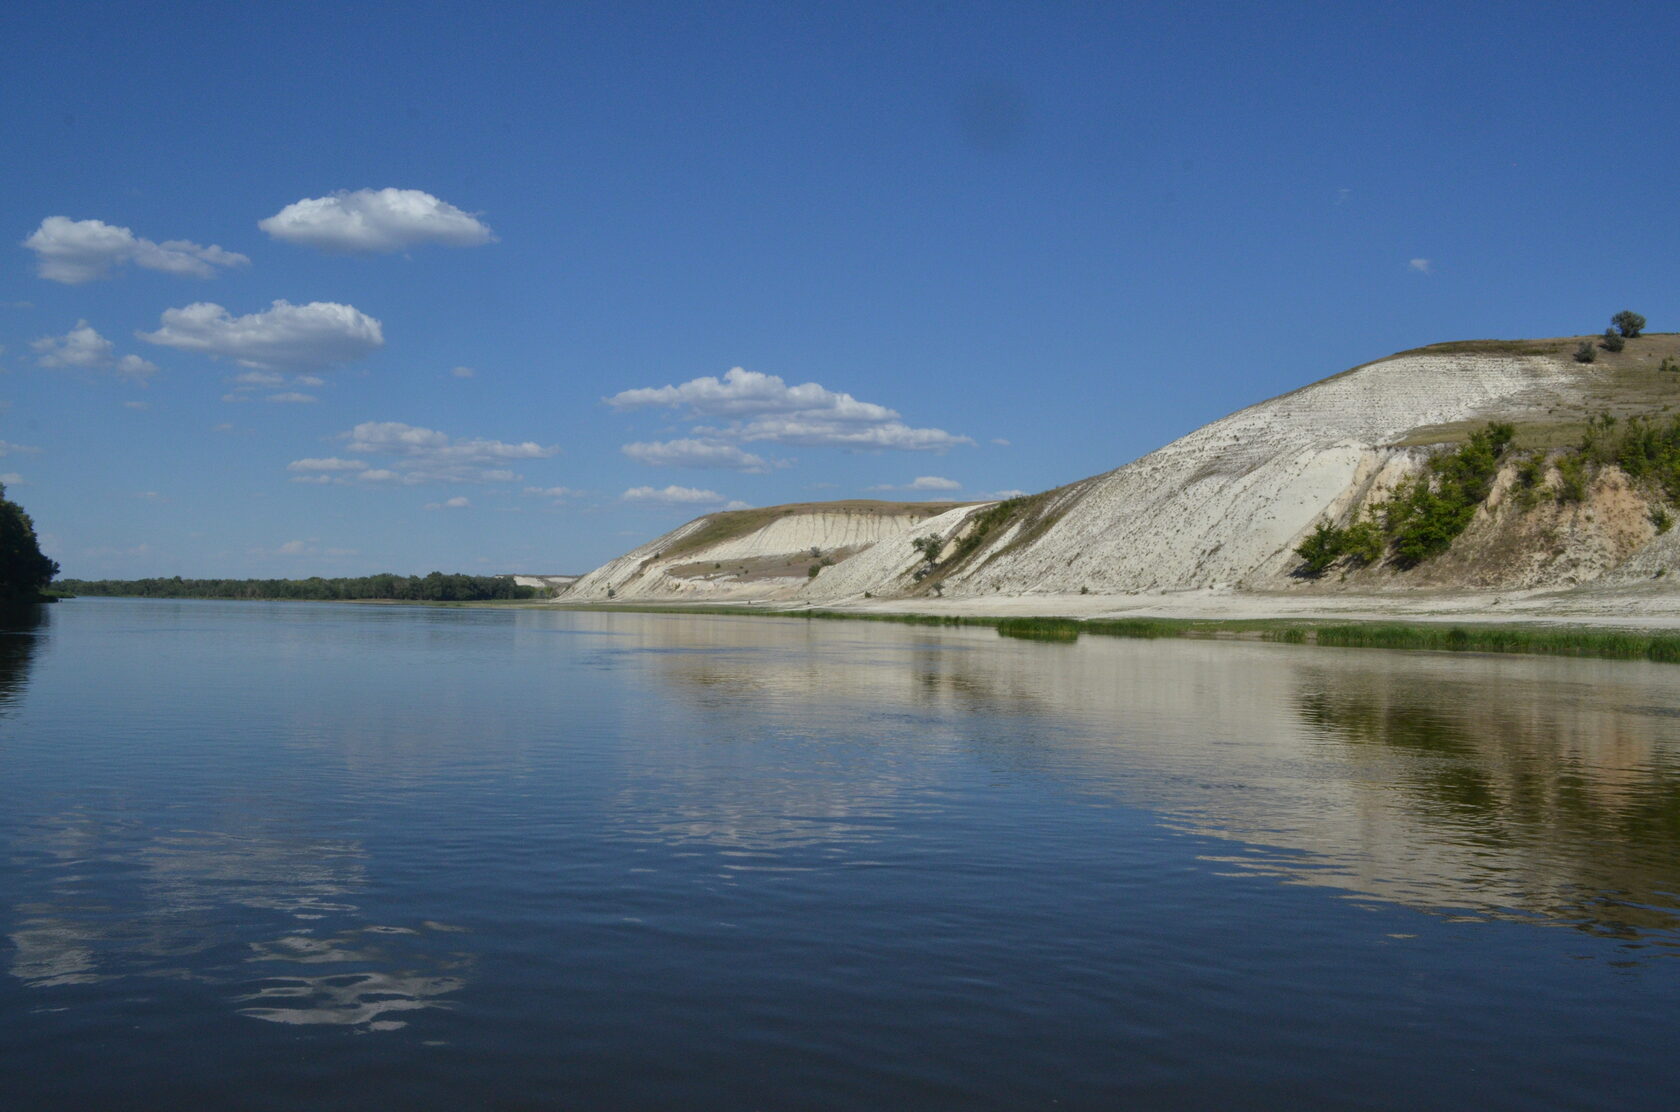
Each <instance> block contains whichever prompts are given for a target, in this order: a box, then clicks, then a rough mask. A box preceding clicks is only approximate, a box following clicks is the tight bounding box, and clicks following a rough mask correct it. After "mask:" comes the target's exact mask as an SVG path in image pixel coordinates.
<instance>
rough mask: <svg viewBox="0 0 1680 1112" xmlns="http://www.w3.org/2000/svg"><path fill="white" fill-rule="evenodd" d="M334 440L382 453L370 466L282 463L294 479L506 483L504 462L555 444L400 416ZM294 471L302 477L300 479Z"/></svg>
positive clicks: (540, 453) (541, 455) (546, 454)
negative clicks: (457, 430) (449, 428)
mask: <svg viewBox="0 0 1680 1112" xmlns="http://www.w3.org/2000/svg"><path fill="white" fill-rule="evenodd" d="M338 439H339V440H341V441H343V442H344V444H345V448H346V449H347V450H348V451H350V452H353V453H356V455H358V456H368V457H375V458H378V457H383V458H382V459H380V462H381V463H384V464H385V465H386V466H383V467H376V466H374V465H373V464H372V463H369V462H366V461H364V460H362V459H357V458H354V457H352V458H349V459H340V458H338V457H331V458H326V459H300V460H293V461H292V462H291V463H289V464H287V470H288V471H291V472H292V473H293V475H294V479H293V481H294V482H312V483H320V482H323V481H324V482H347V481H352V476H353V481H355V482H363V483H402V484H405V485H409V486H414V485H419V484H423V483H512V482H518V481H519V479H520V476H519V475H518V474H516V473H515V472H514V471H512V470H510V469H509V468H508V467H506V466H505V465H506V464H508V463H515V462H519V461H525V460H540V459H548V458H550V457H551V456H555V455H558V454H559V452H560V449H559V448H557V447H553V446H551V445H542V444H538V443H537V442H535V441H533V440H527V441H523V442H521V443H509V442H506V441H501V440H490V439H486V438H483V437H455V436H450V435H449V434H447V433H444V432H440V431H438V430H437V429H428V428H422V427H421V426H418V425H408V424H404V423H403V422H401V421H364V422H362V423H361V424H359V425H357V426H356V427H355V428H353V429H351V430H350V431H349V432H345V433H340V434H339V436H338ZM298 476H308V477H307V478H302V477H298Z"/></svg>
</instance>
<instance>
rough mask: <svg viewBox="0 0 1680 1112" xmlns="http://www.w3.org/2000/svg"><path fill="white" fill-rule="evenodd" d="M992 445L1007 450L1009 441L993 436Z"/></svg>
mask: <svg viewBox="0 0 1680 1112" xmlns="http://www.w3.org/2000/svg"><path fill="white" fill-rule="evenodd" d="M992 443H993V444H996V445H997V446H998V447H999V448H1007V447H1009V441H1007V440H1005V439H1004V438H1003V437H1001V436H994V437H992Z"/></svg>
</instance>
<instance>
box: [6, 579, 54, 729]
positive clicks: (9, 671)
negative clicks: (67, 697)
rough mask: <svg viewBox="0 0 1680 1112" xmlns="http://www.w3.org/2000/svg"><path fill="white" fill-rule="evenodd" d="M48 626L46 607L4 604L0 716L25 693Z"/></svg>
mask: <svg viewBox="0 0 1680 1112" xmlns="http://www.w3.org/2000/svg"><path fill="white" fill-rule="evenodd" d="M45 624H46V607H44V606H7V605H5V604H0V714H4V713H5V712H6V708H7V707H9V706H10V705H11V704H12V703H13V702H14V701H15V700H16V699H17V697H18V696H19V695H21V694H22V693H23V689H24V685H25V684H26V683H27V682H28V679H29V658H30V657H31V656H33V655H34V654H35V639H36V637H37V636H38V634H39V633H40V630H41V628H42V627H43V626H44V625H45Z"/></svg>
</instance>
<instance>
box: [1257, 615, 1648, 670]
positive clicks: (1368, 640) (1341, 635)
mask: <svg viewBox="0 0 1680 1112" xmlns="http://www.w3.org/2000/svg"><path fill="white" fill-rule="evenodd" d="M1309 632H1310V635H1311V640H1312V641H1313V642H1314V643H1316V644H1319V645H1324V646H1331V647H1336V648H1376V649H1434V650H1446V651H1451V652H1477V653H1534V654H1542V655H1548V656H1592V657H1605V658H1608V659H1612V660H1655V661H1661V662H1663V663H1669V664H1672V663H1680V635H1677V634H1672V633H1656V634H1651V633H1636V632H1632V631H1624V630H1614V629H1520V628H1513V627H1511V626H1468V627H1466V626H1433V625H1388V624H1378V623H1358V624H1352V625H1337V626H1320V627H1318V628H1317V629H1313V630H1311V631H1309ZM1265 639H1267V640H1276V639H1278V638H1273V637H1266V638H1265Z"/></svg>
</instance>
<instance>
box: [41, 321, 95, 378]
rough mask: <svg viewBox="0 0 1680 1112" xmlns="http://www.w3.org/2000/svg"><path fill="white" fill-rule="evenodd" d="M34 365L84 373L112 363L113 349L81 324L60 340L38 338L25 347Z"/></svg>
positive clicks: (54, 337)
mask: <svg viewBox="0 0 1680 1112" xmlns="http://www.w3.org/2000/svg"><path fill="white" fill-rule="evenodd" d="M29 346H30V347H31V348H33V349H34V351H35V353H36V356H37V358H36V360H35V361H36V362H37V363H39V364H40V365H41V366H43V367H80V368H82V369H84V370H88V369H92V368H95V367H104V366H109V365H110V364H112V363H113V362H115V357H114V352H115V351H116V345H115V344H113V343H111V341H110V340H107V339H106V338H105V337H103V336H101V335H100V334H99V333H98V332H97V331H96V330H95V329H94V328H93V326H92V325H90V324H88V322H87V321H85V320H79V321H77V322H76V327H74V328H72V329H71V330H70V331H69V332H66V333H65V334H64V335H63V336H42V337H41V338H40V339H39V340H36V341H34V342H33V343H31V344H30V345H29Z"/></svg>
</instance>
